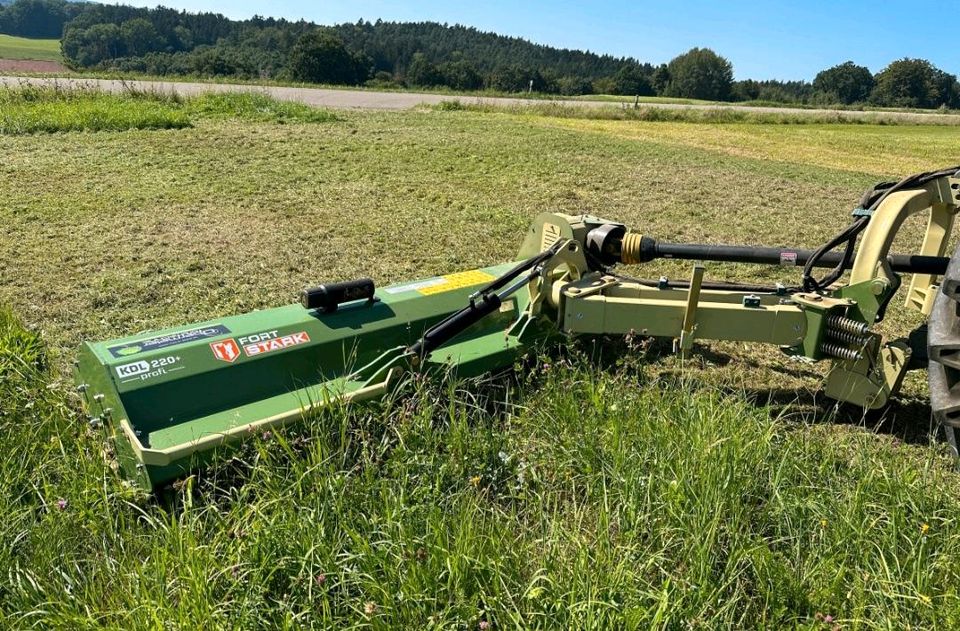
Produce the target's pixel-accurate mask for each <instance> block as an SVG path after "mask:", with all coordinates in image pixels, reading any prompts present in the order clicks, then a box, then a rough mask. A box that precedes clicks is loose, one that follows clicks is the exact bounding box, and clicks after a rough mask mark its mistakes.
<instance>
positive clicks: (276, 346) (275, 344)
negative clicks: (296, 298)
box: [239, 331, 310, 357]
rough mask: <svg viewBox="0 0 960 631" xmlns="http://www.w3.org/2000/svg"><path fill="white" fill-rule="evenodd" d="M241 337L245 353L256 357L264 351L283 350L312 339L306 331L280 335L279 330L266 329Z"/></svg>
mask: <svg viewBox="0 0 960 631" xmlns="http://www.w3.org/2000/svg"><path fill="white" fill-rule="evenodd" d="M239 339H240V345H241V346H242V347H243V354H244V355H246V356H247V357H255V356H256V355H263V354H264V353H272V352H273V351H281V350H283V349H285V348H290V347H291V346H298V345H300V344H306V343H307V342H309V341H310V336H309V335H307V332H306V331H300V332H298V333H288V334H287V335H280V334H279V332H278V331H264V332H263V333H255V334H253V335H248V336H246V337H241V338H239Z"/></svg>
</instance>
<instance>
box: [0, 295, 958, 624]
mask: <svg viewBox="0 0 960 631" xmlns="http://www.w3.org/2000/svg"><path fill="white" fill-rule="evenodd" d="M0 332H2V336H0V344H2V346H0V358H2V357H6V356H8V355H10V354H11V350H10V347H14V348H13V350H12V354H13V355H14V356H16V357H18V358H21V359H22V360H23V361H21V362H20V363H19V364H18V365H17V366H13V367H11V365H10V364H9V363H4V364H3V372H2V373H0V396H2V397H3V399H2V400H3V401H4V407H3V415H2V416H0V423H2V431H0V448H2V449H3V450H4V453H5V454H8V455H7V456H6V457H5V458H4V459H3V461H0V469H2V474H3V475H0V510H2V511H3V514H4V516H5V518H4V520H3V521H2V522H0V541H2V542H3V545H2V546H0V570H2V571H3V573H4V576H5V579H6V580H5V581H4V582H3V583H0V616H2V618H0V620H2V622H3V623H4V624H5V625H7V626H10V627H24V626H28V625H34V626H42V627H50V626H54V627H70V628H82V627H88V626H94V625H96V626H107V627H123V628H143V627H156V626H164V627H168V628H198V627H203V628H210V627H231V628H261V627H269V628H276V627H311V626H321V627H338V628H342V627H358V628H360V627H371V628H397V627H413V628H424V627H430V628H451V627H456V628H472V629H478V628H480V629H483V628H491V627H490V626H488V625H492V628H512V627H522V628H533V627H549V628H584V627H594V628H637V629H645V628H650V627H666V628H675V627H679V626H692V627H705V628H729V627H746V628H772V627H783V626H790V627H792V626H806V627H810V628H827V629H829V628H834V626H835V625H842V628H888V627H899V628H902V627H905V626H919V627H937V626H940V627H944V628H950V627H954V626H956V625H957V624H960V609H958V600H957V598H956V585H957V579H958V578H960V528H958V526H960V524H958V523H957V522H958V517H960V498H958V496H957V493H956V488H957V484H958V482H960V476H958V475H957V474H956V473H955V472H954V471H953V470H952V469H951V467H950V466H949V463H948V461H947V460H946V459H945V458H944V456H943V453H942V450H938V449H929V448H918V447H910V446H904V445H900V444H897V443H896V442H892V441H890V440H877V437H875V436H873V435H871V434H869V433H864V432H861V431H857V430H853V429H840V430H837V429H836V428H827V427H825V426H822V425H809V424H805V423H802V422H796V421H793V422H788V421H786V420H784V419H782V418H776V417H775V418H773V419H771V418H770V415H769V411H768V410H767V409H764V408H756V407H753V406H751V405H749V404H747V403H745V402H744V401H743V399H742V398H740V397H738V396H735V395H729V394H724V393H721V392H718V391H712V390H704V389H703V388H697V389H693V388H692V387H691V386H689V385H688V384H686V383H685V380H684V378H683V377H682V376H681V377H680V378H672V379H663V380H656V381H649V380H647V379H646V378H645V377H643V376H642V375H641V374H640V373H638V372H637V371H636V364H635V363H634V362H631V361H627V362H626V363H623V364H621V365H620V367H618V368H612V369H609V370H606V371H600V372H598V371H597V369H596V367H595V365H594V363H593V361H591V358H590V357H589V355H590V353H592V352H593V351H592V350H591V349H590V348H589V347H584V348H583V349H582V350H581V351H580V352H579V353H578V352H577V351H576V350H575V349H574V351H573V352H572V353H571V354H569V355H567V356H560V357H554V358H553V359H546V358H544V359H543V360H541V361H540V362H537V363H536V364H535V368H534V370H532V371H531V370H525V371H523V374H524V377H523V378H522V381H520V382H511V381H509V380H506V381H494V382H490V383H486V384H478V383H461V384H457V383H456V382H453V381H451V382H448V383H443V382H438V383H419V384H410V385H408V386H407V387H406V388H405V390H404V391H402V392H401V393H400V396H398V397H397V398H395V399H393V400H391V401H388V402H386V403H384V404H378V405H370V406H362V407H355V408H352V409H349V410H336V411H332V412H330V413H327V414H325V415H322V416H320V417H318V418H315V419H313V420H312V421H311V422H310V423H309V424H308V425H307V426H306V428H305V429H303V428H302V429H300V430H294V431H288V432H284V433H272V434H268V435H265V436H263V437H260V438H259V439H258V440H256V441H255V442H253V443H251V444H250V445H248V446H247V448H246V449H245V450H244V451H242V452H241V453H240V454H239V455H237V456H236V457H235V458H234V460H232V461H230V462H228V463H226V464H224V465H222V466H220V467H215V468H213V469H210V470H207V471H205V472H203V473H202V474H200V475H199V476H197V477H194V478H191V479H189V480H187V481H186V482H185V483H184V484H182V485H180V486H179V488H178V489H177V490H175V491H170V492H168V493H167V495H166V496H165V497H164V498H161V499H160V500H152V499H147V498H143V497H140V496H137V495H135V494H132V493H131V492H130V491H129V490H128V489H126V488H125V487H124V486H123V485H122V484H120V483H119V482H118V481H117V479H116V478H115V477H113V476H112V475H111V474H110V473H109V470H108V469H107V468H106V467H105V466H104V464H103V461H102V460H101V458H100V456H99V455H98V449H99V439H98V437H97V436H96V434H95V433H91V432H89V431H88V430H86V429H85V428H84V424H83V423H82V422H81V421H80V419H78V418H76V415H75V413H74V412H73V409H74V405H75V403H74V402H73V401H72V400H71V399H70V398H69V397H68V396H67V395H66V394H65V389H64V388H61V387H58V385H57V383H56V382H54V383H53V385H52V386H51V380H52V379H53V378H54V377H53V375H51V374H50V373H49V372H46V371H45V370H44V368H43V362H42V360H41V359H40V357H41V356H42V354H41V352H40V351H39V349H38V348H37V345H36V334H35V333H33V332H30V331H25V330H23V329H21V328H19V327H18V325H17V324H16V323H15V322H14V321H13V320H12V318H11V316H10V315H9V313H7V312H3V313H2V314H0ZM24 349H34V350H30V351H25V350H24ZM27 472H28V473H27ZM482 623H486V625H483V624H482Z"/></svg>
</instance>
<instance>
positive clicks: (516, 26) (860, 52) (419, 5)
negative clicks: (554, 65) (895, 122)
mask: <svg viewBox="0 0 960 631" xmlns="http://www.w3.org/2000/svg"><path fill="white" fill-rule="evenodd" d="M123 4H135V5H140V6H153V5H155V4H156V2H140V1H136V0H133V1H131V0H126V1H124V2H123ZM163 4H164V5H165V6H171V7H175V8H178V9H187V10H190V11H215V12H217V13H223V14H225V15H227V16H229V17H232V18H246V17H250V16H252V15H254V14H260V15H270V16H274V17H285V18H288V19H295V20H296V19H300V18H305V19H307V20H310V21H314V22H317V23H320V24H332V23H338V22H353V21H356V20H357V19H359V18H364V19H368V20H371V21H374V20H376V19H377V18H382V19H384V20H402V21H425V20H430V21H436V22H449V23H451V24H453V23H460V24H466V25H469V26H475V27H477V28H479V29H481V30H485V31H495V32H497V33H502V34H505V35H515V36H518V37H523V38H525V39H529V40H532V41H534V42H538V43H542V44H549V45H552V46H558V47H565V48H581V49H589V50H591V51H594V52H600V53H611V54H614V55H617V56H621V55H626V56H632V57H636V58H637V59H639V60H640V61H649V62H651V63H655V64H656V63H661V62H665V61H669V60H670V59H671V58H672V57H674V56H676V55H677V54H679V53H681V52H684V51H686V50H688V49H690V48H692V47H694V46H706V47H709V48H713V49H714V50H716V51H717V52H718V53H720V54H721V55H724V56H725V57H727V58H728V59H729V60H730V61H731V62H733V67H734V73H735V75H736V77H737V78H738V79H747V78H751V79H808V80H811V79H813V77H814V75H816V73H817V72H818V71H820V70H822V69H824V68H827V67H829V66H832V65H835V64H838V63H842V62H844V61H847V60H848V59H852V60H854V61H856V62H857V63H859V64H862V65H865V66H867V67H869V68H870V69H871V70H872V71H874V72H876V71H878V70H880V69H881V68H883V67H884V66H885V65H887V64H888V63H889V62H891V61H893V60H894V59H899V58H901V57H921V58H924V59H929V60H930V61H931V62H933V63H934V65H936V66H938V67H940V68H942V69H944V70H946V71H947V72H950V73H952V74H960V45H958V44H957V41H958V38H960V12H957V10H956V7H957V5H956V4H955V2H948V1H942V2H930V1H927V0H924V1H919V2H916V1H913V2H908V1H906V0H902V1H900V2H888V1H885V0H874V1H872V2H871V1H867V0H835V1H833V2H823V1H821V0H808V1H806V2H805V1H803V0H797V1H795V2H787V1H786V0H772V1H768V2H761V1H760V0H756V1H738V0H729V1H727V2H720V1H714V2H709V1H706V0H685V1H683V2H670V1H668V0H661V1H646V0H633V1H630V0H598V1H594V2H566V1H563V2H542V1H537V0H534V1H523V0H473V1H470V2H461V1H458V0H444V1H440V0H421V1H419V2H395V1H394V2H391V1H387V0H353V1H350V0H321V1H320V2H308V1H306V0H276V1H274V2H269V3H265V2H263V1H262V0H260V1H253V0H239V1H236V2H229V3H227V2H216V1H213V0H179V1H177V0H164V1H163Z"/></svg>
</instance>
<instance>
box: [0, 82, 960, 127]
mask: <svg viewBox="0 0 960 631" xmlns="http://www.w3.org/2000/svg"><path fill="white" fill-rule="evenodd" d="M21 83H29V84H32V85H52V84H54V83H56V84H58V85H61V86H72V87H82V86H89V87H97V88H100V89H101V90H104V91H109V92H120V91H123V90H124V89H125V88H126V86H133V87H136V88H138V89H144V90H158V91H165V92H166V91H172V92H176V93H178V94H181V95H185V96H189V95H193V94H200V93H203V92H250V91H256V92H265V93H267V94H269V95H271V96H273V97H275V98H277V99H283V100H287V101H299V102H301V103H306V104H308V105H314V106H317V107H331V108H356V109H376V110H404V109H409V108H412V107H416V106H418V105H422V104H436V103H440V102H441V101H450V100H453V99H457V100H459V101H462V102H464V103H481V104H490V105H534V104H537V103H544V101H542V100H535V99H519V98H503V97H487V96H482V97H477V96H460V97H457V96H450V95H443V94H420V93H414V92H375V91H373V90H339V89H338V90H334V89H328V88H289V87H279V86H256V85H244V84H229V83H187V82H182V81H119V80H113V79H75V78H38V77H15V76H0V85H17V84H21ZM551 102H552V103H560V104H562V105H571V106H576V107H620V105H619V104H617V103H612V102H609V101H574V100H564V99H558V100H554V101H551ZM641 106H642V107H657V108H663V109H681V110H716V109H737V110H743V111H748V112H758V113H773V114H831V115H836V116H839V117H843V118H853V119H855V118H870V117H874V116H876V115H877V112H859V111H848V110H826V109H801V108H790V107H756V106H746V105H709V104H707V105H700V104H697V105H688V104H679V103H641ZM882 114H883V117H884V118H886V119H899V120H905V121H911V122H924V121H930V122H933V120H932V119H950V120H955V121H957V122H960V116H958V115H955V114H925V113H915V112H883V113H882Z"/></svg>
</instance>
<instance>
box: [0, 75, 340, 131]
mask: <svg viewBox="0 0 960 631" xmlns="http://www.w3.org/2000/svg"><path fill="white" fill-rule="evenodd" d="M201 118H216V119H224V118H237V119H244V120H253V121H259V122H274V123H280V124H282V123H326V122H332V121H335V120H337V117H336V116H335V115H334V114H333V113H331V112H329V111H328V110H323V109H317V108H312V107H309V106H307V105H302V104H299V103H290V102H285V101H278V100H276V99H273V98H271V97H269V96H267V95H264V94H258V93H232V94H214V93H209V94H201V95H199V96H196V97H190V98H185V97H182V96H179V95H177V94H176V93H172V92H162V91H155V90H142V89H140V88H137V87H136V85H134V84H128V85H126V86H125V87H124V89H123V91H122V92H120V93H107V92H102V91H100V90H97V89H94V88H91V87H86V88H83V87H81V88H79V89H77V88H70V87H59V86H56V85H54V86H52V87H36V86H31V85H29V84H24V85H21V86H19V87H16V88H11V89H0V134H8V135H18V134H33V133H54V132H71V131H125V130H129V129H180V128H184V127H191V126H192V125H193V124H194V121H195V120H197V119H201Z"/></svg>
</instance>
